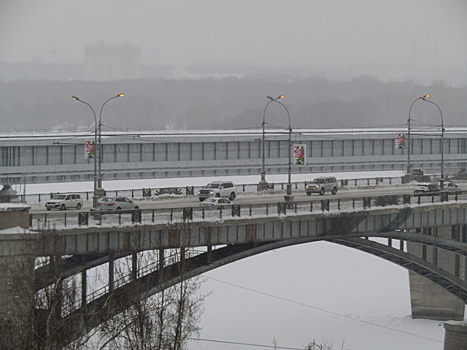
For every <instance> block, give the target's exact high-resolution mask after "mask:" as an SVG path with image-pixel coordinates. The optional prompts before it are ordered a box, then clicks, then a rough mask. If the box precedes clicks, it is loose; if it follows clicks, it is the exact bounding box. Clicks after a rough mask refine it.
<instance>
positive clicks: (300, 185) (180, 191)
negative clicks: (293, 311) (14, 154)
mask: <svg viewBox="0 0 467 350" xmlns="http://www.w3.org/2000/svg"><path fill="white" fill-rule="evenodd" d="M315 177H316V176H310V181H298V182H293V183H292V188H293V189H295V190H300V189H304V188H305V185H306V184H307V183H308V182H311V181H312V180H313V178H315ZM338 183H339V186H341V187H345V188H355V187H362V186H382V185H383V186H384V185H400V184H401V183H402V178H401V177H400V176H394V177H365V178H357V179H341V180H339V181H338ZM202 187H203V186H180V187H160V188H134V189H125V190H107V191H106V196H110V197H114V196H124V197H129V198H133V199H139V198H147V199H149V198H158V197H163V196H191V195H193V196H196V195H197V193H198V191H199V190H200V189H201V188H202ZM235 188H236V190H237V192H238V193H254V192H257V191H258V184H257V183H254V184H237V185H235ZM286 188H287V182H271V183H270V190H275V191H285V190H286ZM61 193H79V194H80V195H81V198H83V200H84V201H86V202H89V203H91V202H92V197H93V192H92V191H84V192H76V191H74V192H73V191H70V192H61ZM54 194H56V192H49V193H36V194H26V195H24V194H23V195H17V198H18V201H21V202H23V203H24V202H25V203H30V204H37V203H45V202H46V201H47V200H49V199H50V198H52V196H53V195H54Z"/></svg>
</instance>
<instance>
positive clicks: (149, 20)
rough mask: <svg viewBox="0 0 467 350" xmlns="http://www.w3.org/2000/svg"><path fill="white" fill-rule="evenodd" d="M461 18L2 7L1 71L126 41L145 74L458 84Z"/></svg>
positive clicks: (299, 6) (466, 24) (327, 1)
mask: <svg viewBox="0 0 467 350" xmlns="http://www.w3.org/2000/svg"><path fill="white" fill-rule="evenodd" d="M466 18H467V3H466V2H465V1H463V0H449V1H440V0H410V1H404V0H395V1H384V2H383V1H373V0H357V1H343V0H313V1H303V0H301V1H300V0H296V1H279V0H267V1H266V0H255V1H250V0H239V1H214V0H210V1H209V0H208V1H141V0H138V1H131V2H128V1H121V0H115V1H111V0H102V1H97V2H96V1H92V0H82V1H77V2H70V1H59V0H43V1H40V2H38V1H35V0H20V1H17V0H2V1H0V62H46V63H83V61H84V47H85V45H86V44H87V43H90V42H98V41H105V42H108V43H123V42H129V43H133V44H135V45H140V46H141V49H142V63H143V64H146V65H158V64H161V65H177V66H191V65H203V66H219V65H220V66H239V65H240V66H245V67H246V66H254V67H262V68H267V69H276V70H277V71H278V72H281V73H282V72H287V71H293V70H294V69H297V68H301V69H307V70H308V71H309V72H310V73H313V74H319V73H320V72H322V73H327V74H330V72H331V71H334V72H335V73H339V74H341V75H343V76H345V74H346V72H355V73H358V72H365V71H370V72H371V71H378V72H379V73H380V74H381V75H384V76H385V77H386V78H390V79H400V78H407V76H408V75H409V73H408V71H407V68H408V67H411V68H412V70H413V71H414V72H413V73H420V72H421V71H423V72H424V73H425V74H427V73H428V71H429V72H430V73H431V74H432V75H433V78H435V79H441V80H443V79H444V80H447V81H448V82H452V83H455V84H457V85H459V84H462V83H463V84H465V82H466V77H467V74H466V66H467V59H466V57H467V41H466V40H465V33H467V21H466V20H465V19H466ZM443 75H444V76H443ZM456 76H457V79H456Z"/></svg>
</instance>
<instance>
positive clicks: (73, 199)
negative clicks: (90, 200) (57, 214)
mask: <svg viewBox="0 0 467 350" xmlns="http://www.w3.org/2000/svg"><path fill="white" fill-rule="evenodd" d="M82 206H83V199H82V198H81V196H80V195H79V194H78V193H63V194H62V193H56V194H54V195H52V198H51V199H49V200H48V201H47V202H45V207H46V209H47V210H50V209H60V210H66V209H68V208H76V209H77V210H80V209H81V207H82Z"/></svg>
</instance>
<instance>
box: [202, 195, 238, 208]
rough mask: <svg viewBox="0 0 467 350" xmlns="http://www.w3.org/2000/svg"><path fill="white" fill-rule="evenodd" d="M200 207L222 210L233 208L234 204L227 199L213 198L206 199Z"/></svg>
mask: <svg viewBox="0 0 467 350" xmlns="http://www.w3.org/2000/svg"><path fill="white" fill-rule="evenodd" d="M199 205H200V206H202V207H212V208H216V209H221V208H225V207H231V206H232V202H231V201H230V200H229V199H227V198H218V197H217V198H216V197H213V198H206V199H205V200H204V201H202V202H201V203H200V204H199Z"/></svg>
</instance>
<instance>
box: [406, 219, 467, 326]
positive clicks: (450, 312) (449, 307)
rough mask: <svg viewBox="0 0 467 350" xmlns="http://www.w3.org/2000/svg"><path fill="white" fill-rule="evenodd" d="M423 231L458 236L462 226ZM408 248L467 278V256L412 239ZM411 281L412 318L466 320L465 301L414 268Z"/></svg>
mask: <svg viewBox="0 0 467 350" xmlns="http://www.w3.org/2000/svg"><path fill="white" fill-rule="evenodd" d="M422 230H423V231H422V233H423V234H427V235H433V236H437V237H441V238H446V239H455V237H456V232H457V233H458V232H459V230H460V228H459V227H458V226H457V227H456V226H439V227H428V228H423V229H422ZM457 235H458V234H457ZM407 251H408V253H410V254H413V255H415V256H417V257H419V258H421V259H423V260H426V261H429V262H431V263H432V264H434V265H436V266H438V267H440V268H441V269H443V270H445V271H447V272H449V273H451V274H453V275H455V276H456V277H459V278H461V279H462V280H464V281H465V273H466V270H465V265H466V259H465V257H461V256H459V255H457V254H455V253H452V252H448V251H445V250H443V249H438V248H435V247H430V246H426V245H423V244H419V243H412V242H408V244H407ZM409 282H410V300H411V304H412V318H421V319H431V320H440V321H448V320H455V321H462V320H463V319H464V310H465V304H464V302H463V301H462V300H461V299H459V298H458V297H456V296H454V295H453V294H451V293H450V292H448V291H447V290H446V289H444V288H442V287H440V286H439V285H437V284H436V283H434V282H432V281H430V280H428V279H426V278H424V277H422V276H420V275H419V274H417V273H415V272H412V271H409Z"/></svg>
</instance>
